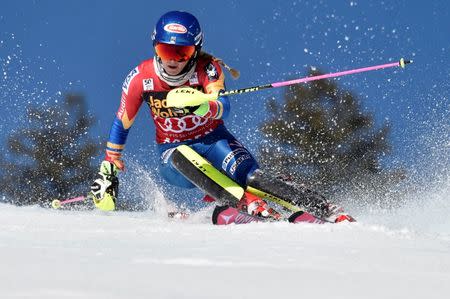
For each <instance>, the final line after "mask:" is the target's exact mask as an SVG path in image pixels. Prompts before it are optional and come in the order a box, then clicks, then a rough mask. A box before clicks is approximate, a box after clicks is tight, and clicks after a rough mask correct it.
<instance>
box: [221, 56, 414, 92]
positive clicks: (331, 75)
mask: <svg viewBox="0 0 450 299" xmlns="http://www.w3.org/2000/svg"><path fill="white" fill-rule="evenodd" d="M412 62H413V61H412V60H405V59H403V58H402V59H400V60H399V61H398V62H392V63H386V64H380V65H374V66H369V67H363V68H358V69H354V70H348V71H342V72H336V73H329V74H325V75H319V76H312V77H305V78H300V79H295V80H288V81H282V82H275V83H270V84H265V85H259V86H253V87H247V88H240V89H233V90H227V91H224V92H221V93H219V96H221V95H224V96H226V95H232V94H241V93H246V92H253V91H258V90H262V89H267V88H274V87H282V86H289V85H294V84H299V83H305V82H310V81H316V80H321V79H328V78H335V77H341V76H345V75H351V74H357V73H363V72H369V71H376V70H381V69H386V68H391V67H398V66H399V67H401V68H405V65H406V64H409V63H412Z"/></svg>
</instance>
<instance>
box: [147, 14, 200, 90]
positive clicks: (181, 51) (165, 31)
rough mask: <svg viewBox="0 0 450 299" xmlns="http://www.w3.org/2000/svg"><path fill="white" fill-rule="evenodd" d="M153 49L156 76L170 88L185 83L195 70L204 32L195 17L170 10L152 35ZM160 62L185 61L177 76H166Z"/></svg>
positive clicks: (163, 16) (159, 21) (158, 23)
mask: <svg viewBox="0 0 450 299" xmlns="http://www.w3.org/2000/svg"><path fill="white" fill-rule="evenodd" d="M152 40H153V48H154V50H155V59H154V65H155V71H156V74H157V75H158V76H159V77H160V78H161V79H162V80H163V81H165V82H166V83H167V84H169V85H171V86H180V85H182V84H184V82H186V81H187V80H188V79H189V78H190V77H191V75H192V74H193V72H194V70H195V66H196V63H197V58H198V55H199V53H200V50H201V48H202V45H203V32H202V30H201V28H200V24H199V23H198V20H197V18H196V17H194V16H193V15H191V14H190V13H188V12H184V11H170V12H168V13H166V14H164V15H162V16H161V18H160V19H159V20H158V22H157V23H156V26H155V30H154V31H153V34H152ZM162 59H164V60H171V59H174V60H176V61H188V63H187V64H186V66H185V67H184V69H183V70H182V71H181V73H180V74H178V75H175V76H173V75H169V74H167V72H166V71H165V70H164V68H163V66H162Z"/></svg>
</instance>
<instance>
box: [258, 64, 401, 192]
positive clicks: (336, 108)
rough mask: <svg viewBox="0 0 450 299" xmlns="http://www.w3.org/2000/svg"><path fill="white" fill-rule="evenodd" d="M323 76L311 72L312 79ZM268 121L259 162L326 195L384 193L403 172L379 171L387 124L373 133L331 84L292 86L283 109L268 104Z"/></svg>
mask: <svg viewBox="0 0 450 299" xmlns="http://www.w3.org/2000/svg"><path fill="white" fill-rule="evenodd" d="M320 74H322V73H321V72H319V71H310V75H311V76H316V75H320ZM267 109H268V110H269V112H270V113H271V115H272V117H271V119H269V120H268V121H267V122H265V123H263V124H262V126H261V130H262V132H263V133H264V134H265V136H266V137H267V142H265V143H264V144H263V146H262V147H261V162H262V164H263V165H270V168H272V169H274V170H275V172H278V173H283V174H288V175H290V176H291V177H293V178H296V180H299V181H300V182H301V183H306V184H308V185H310V186H312V187H313V188H314V189H316V190H318V191H321V192H323V193H325V194H328V195H336V194H337V193H339V192H348V191H349V190H355V189H360V190H365V191H369V190H370V192H377V193H382V194H385V193H386V192H389V186H390V185H391V183H394V182H398V181H399V180H401V179H402V178H403V176H404V173H403V171H402V170H399V169H396V170H389V171H387V170H383V169H382V167H381V164H380V161H381V158H382V157H384V156H385V155H387V154H388V153H389V150H390V145H389V143H388V140H387V139H388V138H387V137H388V133H389V125H388V124H387V123H385V124H383V125H382V126H381V128H375V125H374V120H373V117H372V116H371V115H370V114H368V113H364V112H363V111H362V110H361V108H360V106H359V104H358V100H357V98H356V97H355V96H354V95H352V94H351V93H350V92H349V91H346V90H344V89H342V88H339V87H338V86H337V85H336V84H335V83H334V81H330V80H319V81H313V82H311V83H310V84H307V85H305V84H303V85H300V84H297V85H293V86H290V87H289V88H288V89H287V90H286V93H285V96H284V104H282V105H280V104H278V103H277V102H276V101H275V100H269V101H268V102H267Z"/></svg>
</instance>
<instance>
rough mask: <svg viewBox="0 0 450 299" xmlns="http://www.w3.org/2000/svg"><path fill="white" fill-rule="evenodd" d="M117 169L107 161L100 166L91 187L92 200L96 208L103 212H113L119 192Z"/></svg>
mask: <svg viewBox="0 0 450 299" xmlns="http://www.w3.org/2000/svg"><path fill="white" fill-rule="evenodd" d="M117 173H118V168H117V166H116V165H115V164H113V163H111V162H109V161H106V160H105V161H103V162H102V164H101V165H100V171H99V173H98V174H99V178H97V179H96V180H95V181H94V183H92V185H91V192H90V194H91V195H92V199H93V201H94V204H95V206H96V207H97V208H99V209H100V210H103V211H113V210H114V209H115V207H116V198H117V195H118V192H119V179H118V178H117Z"/></svg>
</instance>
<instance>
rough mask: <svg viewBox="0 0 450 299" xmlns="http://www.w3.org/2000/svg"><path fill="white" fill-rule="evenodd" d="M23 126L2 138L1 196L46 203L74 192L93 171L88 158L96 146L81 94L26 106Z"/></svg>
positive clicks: (84, 185)
mask: <svg viewBox="0 0 450 299" xmlns="http://www.w3.org/2000/svg"><path fill="white" fill-rule="evenodd" d="M27 117H28V122H29V126H28V127H26V128H23V129H20V130H17V131H16V132H14V133H12V134H11V135H10V137H9V138H8V144H7V146H8V150H9V153H8V156H7V157H6V156H5V155H2V157H1V159H0V166H1V168H0V182H1V184H0V193H1V194H3V196H4V198H5V199H6V201H7V202H10V203H14V204H18V205H27V204H42V205H47V204H49V203H50V201H51V199H53V198H63V197H70V196H75V195H80V194H83V193H84V192H86V188H87V187H88V186H87V184H88V183H89V182H90V181H91V180H92V179H93V176H94V175H95V174H96V168H93V167H92V166H91V158H93V157H96V156H97V155H98V154H99V151H100V146H99V144H98V143H97V142H94V141H93V140H91V139H90V138H89V137H88V135H87V133H88V130H89V128H90V127H91V126H92V125H93V122H94V119H93V117H92V116H90V115H89V114H88V113H87V110H86V103H85V100H84V97H83V96H81V95H74V94H71V95H66V96H65V98H64V101H63V103H62V104H59V105H56V106H52V107H47V108H42V107H30V108H28V109H27Z"/></svg>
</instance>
